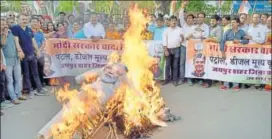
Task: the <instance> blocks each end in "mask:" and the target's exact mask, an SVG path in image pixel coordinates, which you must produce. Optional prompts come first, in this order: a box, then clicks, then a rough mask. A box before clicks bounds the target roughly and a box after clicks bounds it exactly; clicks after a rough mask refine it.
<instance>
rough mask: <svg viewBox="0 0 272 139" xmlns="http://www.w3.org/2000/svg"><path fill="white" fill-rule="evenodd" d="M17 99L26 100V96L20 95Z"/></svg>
mask: <svg viewBox="0 0 272 139" xmlns="http://www.w3.org/2000/svg"><path fill="white" fill-rule="evenodd" d="M18 99H19V100H27V97H26V96H20V97H18Z"/></svg>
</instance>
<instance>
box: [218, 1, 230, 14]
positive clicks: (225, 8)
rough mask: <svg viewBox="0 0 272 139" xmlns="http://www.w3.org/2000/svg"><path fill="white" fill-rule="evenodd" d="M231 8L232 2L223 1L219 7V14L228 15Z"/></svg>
mask: <svg viewBox="0 0 272 139" xmlns="http://www.w3.org/2000/svg"><path fill="white" fill-rule="evenodd" d="M231 7H232V1H225V2H224V3H223V4H222V6H221V12H222V14H223V15H225V14H229V13H230V10H231Z"/></svg>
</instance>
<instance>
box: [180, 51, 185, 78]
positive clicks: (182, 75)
mask: <svg viewBox="0 0 272 139" xmlns="http://www.w3.org/2000/svg"><path fill="white" fill-rule="evenodd" d="M185 63H186V47H184V46H181V47H180V65H179V79H180V80H182V81H184V80H185V65H186V64H185Z"/></svg>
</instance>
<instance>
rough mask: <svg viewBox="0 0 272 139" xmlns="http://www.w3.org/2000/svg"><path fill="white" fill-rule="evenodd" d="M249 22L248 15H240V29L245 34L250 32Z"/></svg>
mask: <svg viewBox="0 0 272 139" xmlns="http://www.w3.org/2000/svg"><path fill="white" fill-rule="evenodd" d="M246 21H247V14H245V13H241V14H240V24H239V29H242V30H243V31H244V32H245V33H247V31H248V27H249V26H248V24H247V23H246Z"/></svg>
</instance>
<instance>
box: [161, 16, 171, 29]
mask: <svg viewBox="0 0 272 139" xmlns="http://www.w3.org/2000/svg"><path fill="white" fill-rule="evenodd" d="M163 19H164V25H165V26H167V27H169V26H170V18H169V15H167V14H166V15H164V17H163Z"/></svg>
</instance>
